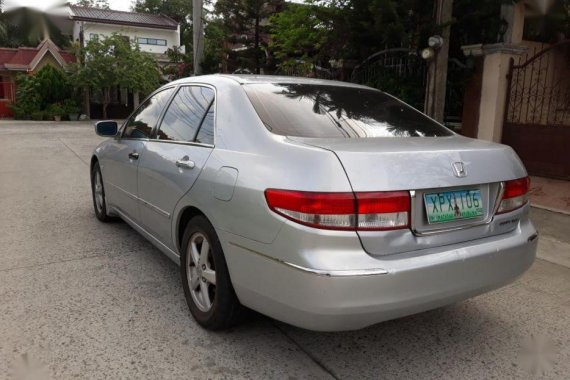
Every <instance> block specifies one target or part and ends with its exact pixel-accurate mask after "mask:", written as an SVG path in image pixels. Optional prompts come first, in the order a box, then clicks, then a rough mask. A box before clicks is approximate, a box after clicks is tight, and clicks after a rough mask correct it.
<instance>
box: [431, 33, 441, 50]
mask: <svg viewBox="0 0 570 380" xmlns="http://www.w3.org/2000/svg"><path fill="white" fill-rule="evenodd" d="M428 46H429V47H430V48H432V49H436V50H437V49H439V48H441V47H442V46H443V37H442V36H439V35H437V34H436V35H435V36H431V37H430V38H428Z"/></svg>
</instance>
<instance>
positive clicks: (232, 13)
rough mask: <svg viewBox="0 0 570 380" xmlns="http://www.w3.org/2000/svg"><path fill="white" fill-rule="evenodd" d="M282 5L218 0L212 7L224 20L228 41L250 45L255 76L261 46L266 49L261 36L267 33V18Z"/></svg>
mask: <svg viewBox="0 0 570 380" xmlns="http://www.w3.org/2000/svg"><path fill="white" fill-rule="evenodd" d="M283 3H284V2H283V1H282V0H237V1H236V0H218V1H216V4H215V6H214V12H215V13H216V14H217V15H218V16H219V17H220V18H221V19H222V20H224V28H225V32H226V35H227V37H228V40H231V39H232V38H233V39H234V40H236V39H238V40H241V42H243V43H245V44H246V45H250V47H251V49H252V55H253V67H254V69H255V72H256V73H257V74H259V72H260V69H261V59H262V56H263V49H262V45H263V48H266V47H267V46H266V45H267V44H266V43H265V42H263V41H262V34H264V33H266V32H267V31H268V24H269V23H268V22H267V21H268V19H269V17H270V16H271V15H272V14H274V13H277V12H278V11H279V10H280V9H281V8H282V6H283ZM243 36H245V38H242V37H243Z"/></svg>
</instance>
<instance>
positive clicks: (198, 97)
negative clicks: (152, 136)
mask: <svg viewBox="0 0 570 380" xmlns="http://www.w3.org/2000/svg"><path fill="white" fill-rule="evenodd" d="M213 102H214V90H212V89H211V88H209V87H201V86H184V87H181V88H180V90H179V91H178V93H177V94H176V95H175V96H174V99H173V100H172V103H170V106H169V107H168V110H167V111H166V113H165V114H164V118H163V119H162V123H161V124H160V129H159V130H158V135H157V138H158V139H159V140H170V141H185V142H193V141H194V140H195V138H196V135H197V133H198V130H199V129H200V125H202V124H203V123H208V122H209V119H208V110H209V109H210V106H211V105H212V103H213Z"/></svg>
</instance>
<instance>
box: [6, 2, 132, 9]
mask: <svg viewBox="0 0 570 380" xmlns="http://www.w3.org/2000/svg"><path fill="white" fill-rule="evenodd" d="M133 1H134V0H109V6H110V8H111V9H115V10H118V11H128V10H130V8H131V3H132V2H133ZM62 2H65V1H61V0H5V1H4V3H5V7H6V8H7V9H8V8H13V7H34V8H38V9H41V10H46V9H49V8H52V7H54V6H56V5H58V4H61V3H62Z"/></svg>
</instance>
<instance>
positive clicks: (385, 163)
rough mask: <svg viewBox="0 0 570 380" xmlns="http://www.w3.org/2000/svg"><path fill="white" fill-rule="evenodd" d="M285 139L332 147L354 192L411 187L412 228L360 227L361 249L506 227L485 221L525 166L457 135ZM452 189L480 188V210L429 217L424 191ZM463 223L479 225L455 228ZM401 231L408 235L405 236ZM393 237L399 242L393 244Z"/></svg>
mask: <svg viewBox="0 0 570 380" xmlns="http://www.w3.org/2000/svg"><path fill="white" fill-rule="evenodd" d="M289 139H290V140H292V141H295V142H297V143H303V144H308V145H312V146H316V147H320V148H323V149H326V150H329V151H331V152H333V153H334V154H335V155H336V156H337V157H338V159H339V160H340V162H341V163H342V165H343V167H344V170H345V171H346V175H347V177H348V179H349V181H350V183H351V186H352V189H353V191H355V192H369V191H370V192H372V191H399V190H407V191H410V192H411V194H412V204H411V213H412V225H411V229H412V231H409V230H406V231H392V232H390V233H386V232H362V231H360V232H359V236H360V239H361V241H362V244H363V247H364V249H365V250H366V251H368V252H369V253H371V254H390V253H397V252H401V251H404V250H409V249H410V248H414V247H415V249H419V248H420V247H421V246H422V244H419V243H422V242H428V241H429V245H431V246H433V245H445V244H453V243H457V242H460V241H465V240H470V239H476V238H480V237H484V236H490V235H492V234H496V233H504V232H506V231H505V230H504V229H497V228H495V229H493V228H492V226H490V225H489V222H490V220H491V219H492V218H493V216H494V211H495V207H496V206H497V205H498V197H499V196H500V191H501V182H502V181H506V180H511V179H515V178H520V177H524V176H526V171H525V169H524V166H523V165H522V163H521V162H520V160H519V158H518V157H517V155H516V154H515V153H514V152H513V150H512V149H511V148H510V147H508V146H505V145H500V144H494V143H489V142H485V141H480V140H475V139H469V138H465V137H461V136H451V137H433V138H428V137H415V138H410V137H408V138H366V139H328V138H327V139H324V138H323V139H321V138H300V137H289ZM458 162H460V163H462V164H461V165H462V166H463V168H464V171H465V175H464V176H461V175H459V173H456V170H454V167H453V165H454V163H458ZM453 190H480V192H481V199H482V200H483V205H484V210H483V215H482V216H480V217H477V218H473V219H464V220H458V221H452V222H447V223H439V224H430V223H428V221H427V215H426V211H425V204H424V194H432V193H438V192H443V191H453ZM466 226H481V228H474V229H472V230H471V231H469V232H465V231H462V232H458V231H457V230H459V229H461V228H462V227H466ZM513 228H514V227H513ZM440 231H441V233H438V232H440ZM411 232H413V234H412V233H411ZM403 233H406V234H407V235H408V241H406V238H405V237H403V236H402V234H403ZM410 235H412V236H413V239H412V240H410V239H409V237H410ZM390 239H393V240H394V241H393V242H392V241H390ZM396 241H400V242H402V243H403V244H401V245H398V244H396ZM407 243H409V244H407Z"/></svg>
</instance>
